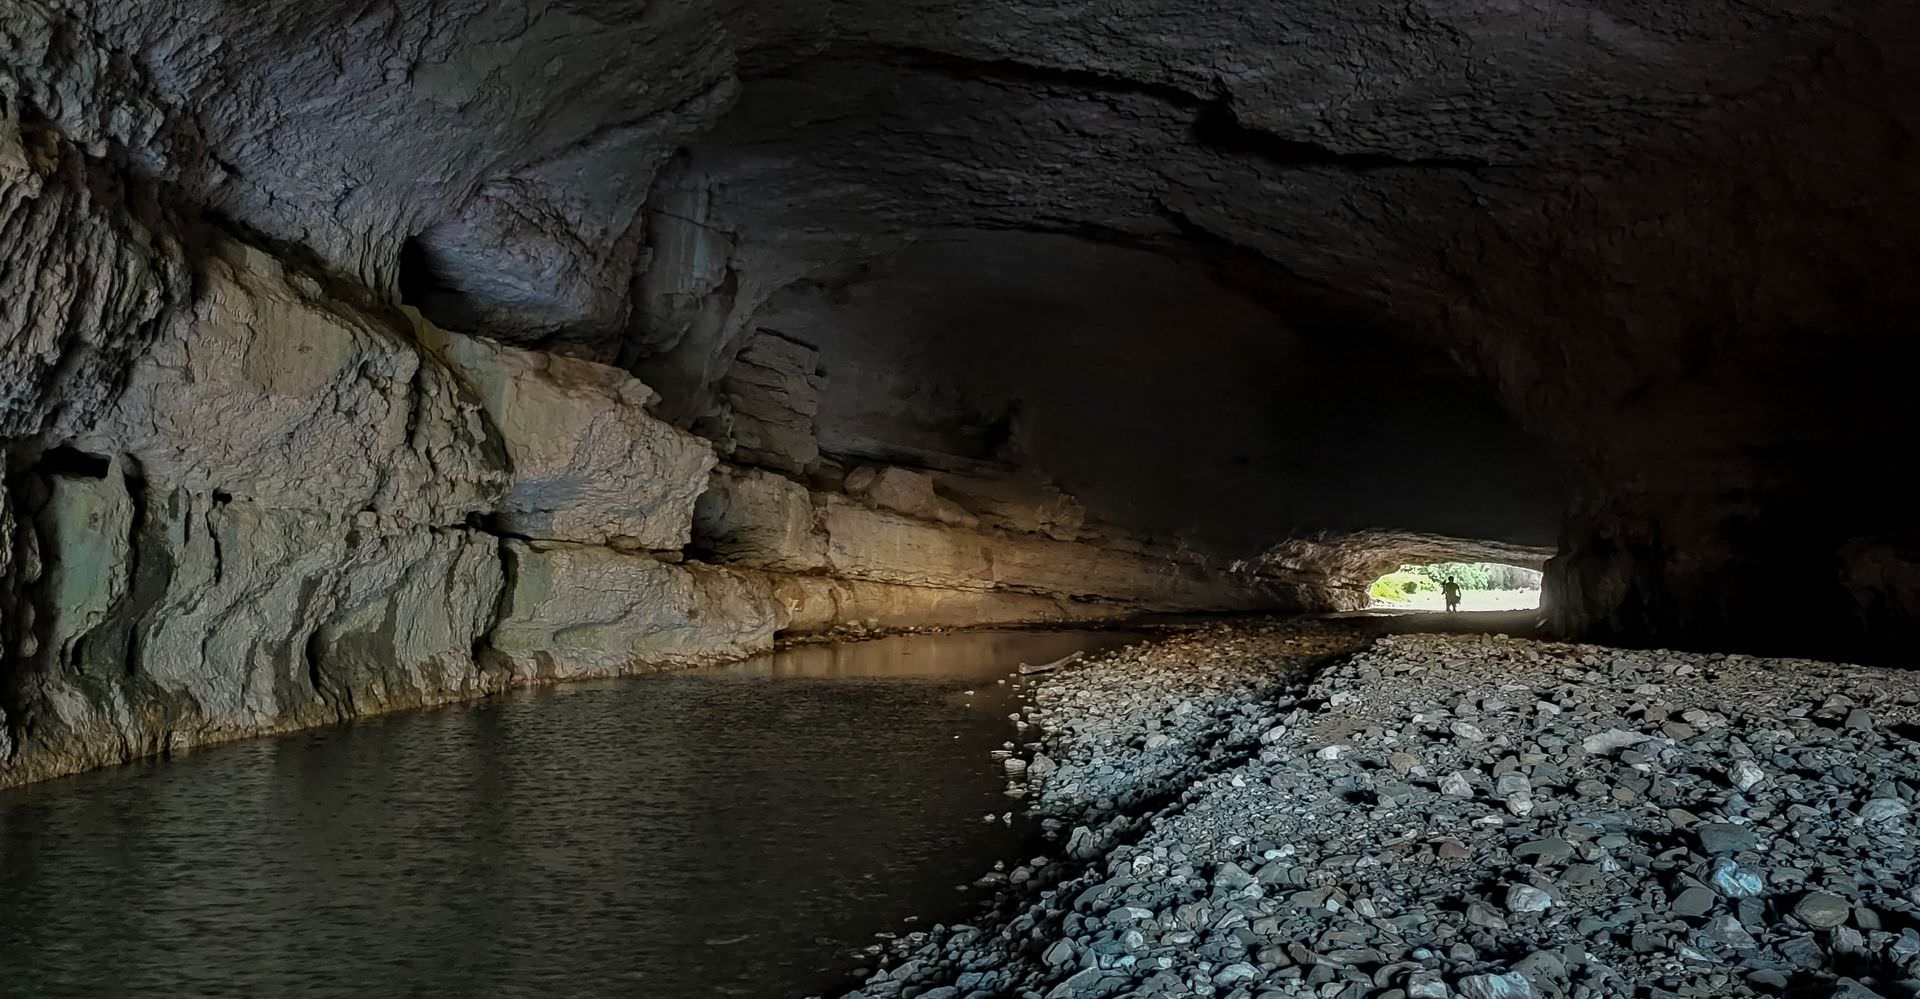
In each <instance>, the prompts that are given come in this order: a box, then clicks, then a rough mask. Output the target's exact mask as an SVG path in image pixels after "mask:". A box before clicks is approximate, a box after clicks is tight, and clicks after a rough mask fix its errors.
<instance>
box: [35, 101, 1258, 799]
mask: <svg viewBox="0 0 1920 999" xmlns="http://www.w3.org/2000/svg"><path fill="white" fill-rule="evenodd" d="M0 139H3V140H4V145H0V151H4V152H5V153H6V154H7V157H11V158H7V157H0V221H4V222H5V223H6V224H8V225H11V226H14V229H13V230H11V231H13V232H15V233H16V234H18V235H19V236H20V237H21V238H22V239H24V240H27V241H28V242H29V243H36V244H37V243H38V242H44V243H46V244H47V246H46V247H45V250H46V252H45V253H43V254H41V256H40V257H38V258H35V259H33V260H27V261H24V262H23V261H22V260H21V259H20V258H19V257H17V256H16V257H12V258H9V259H8V261H7V269H6V270H5V271H4V272H0V277H4V278H5V282H6V286H7V287H8V288H9V289H11V290H15V291H18V292H19V295H17V296H16V297H13V298H11V299H9V300H8V302H7V303H6V308H9V309H11V311H6V312H5V314H4V317H0V318H4V323H0V364H4V365H7V367H6V368H5V370H6V372H7V373H8V374H9V376H10V378H9V380H8V381H7V382H6V383H5V391H6V392H7V393H9V394H7V395H6V397H5V400H4V406H5V409H4V413H5V419H6V423H5V425H4V433H0V458H4V468H5V471H6V474H5V476H4V478H0V786H6V785H10V784H16V783H21V782H25V781H31V780H37V779H42V778H45V777H50V776H54V775H58V774H63V773H69V772H73V771H75V770H79V769H84V768H88V767H93V766H99V765H104V764H108V763H113V762H117V761H122V760H127V759H132V758H135V757H140V756H147V755H154V754H163V753H169V752H175V751H182V750H186V749H190V748H193V747H195V746H202V745H208V744H212V743H217V742H220V741H224V740H229V739H234V738H240V737H245V736H250V735H256V734H261V733H269V732H278V731H285V730H290V729H296V728H300V727H304V726H311V725H318V724H326V723H331V722H337V721H343V720H346V719H350V718H353V717H356V716H361V715H366V714H373V713H379V712H385V711H392V710H397V709H403V708H412V707H420V706H425V705H433V704H440V703H446V702H451V701H458V700H464V699H470V698H474V697H480V696H484V695H486V694H489V693H492V692H496V691H499V690H503V689H505V688H508V687H511V686H515V685H522V684H529V683H539V682H549V681H556V680H569V679H578V678H584V677H604V676H615V675H620V674H623V673H629V672H633V671H636V670H647V669H660V668H668V667H676V666H686V665H692V664H697V663H705V662H713V661H716V660H723V659H731V658H738V657H741V656H746V655H751V654H753V653H756V652H760V651H765V650H767V649H770V648H771V647H772V645H773V643H774V641H775V639H776V637H777V636H779V635H783V634H786V635H808V634H825V633H830V632H836V631H844V630H872V629H891V628H909V627H925V626H965V625H980V624H996V623H1019V622H1034V621H1048V622H1053V621H1058V622H1066V621H1089V620H1104V619H1111V618H1115V617H1121V616H1125V615H1129V614H1134V613H1139V612H1141V611H1144V610H1173V609H1194V608H1201V607H1205V608H1209V609H1230V608H1237V607H1247V606H1271V605H1272V603H1273V601H1274V599H1275V594H1274V591H1272V590H1270V589H1268V588H1267V587H1265V586H1264V585H1255V583H1254V581H1252V580H1250V579H1244V578H1240V577H1231V576H1222V577H1220V578H1217V579H1216V578H1212V577H1210V576H1209V574H1208V573H1207V572H1206V571H1205V567H1204V566H1201V565H1199V564H1187V563H1181V562H1178V561H1177V560H1154V559H1149V558H1147V557H1145V556H1143V555H1142V554H1140V553H1139V552H1137V551H1123V550H1120V549H1115V548H1103V547H1102V546H1101V545H1100V544H1097V543H1090V542H1086V541H1065V540H1060V538H1061V537H1070V536H1072V535H1074V534H1075V533H1076V531H1077V526H1076V527H1075V528H1073V529H1064V527H1065V525H1066V524H1068V523H1070V522H1072V523H1075V524H1076V525H1077V521H1076V519H1075V518H1074V517H1073V516H1072V515H1071V514H1070V512H1068V511H1069V508H1070V506H1071V504H1070V500H1068V499H1066V498H1064V497H1062V496H1060V495H1056V494H1047V493H1045V492H1044V491H1042V492H1041V493H1038V494H1034V496H1036V497H1037V498H1035V499H1033V500H1032V502H1033V505H1034V507H1035V508H1034V509H1032V510H1026V511H1022V510H1021V509H1018V508H1020V507H1021V504H1022V502H1023V501H1024V499H1023V498H1025V497H1028V494H1027V493H1023V492H1021V491H1020V490H1018V489H1014V490H1013V491H1011V492H1009V491H1007V490H1000V491H995V490H994V489H992V488H990V487H986V486H978V485H977V484H976V488H974V489H973V490H972V491H971V492H970V491H968V490H967V489H959V490H957V491H956V493H955V495H956V496H959V497H960V499H950V498H948V497H946V496H944V495H942V494H941V493H938V492H936V491H935V485H936V481H937V480H936V479H935V478H934V477H931V476H928V475H926V474H923V473H920V472H915V471H912V470H908V469H900V468H876V469H866V470H864V472H863V474H862V475H859V476H856V477H855V478H856V480H857V482H856V485H857V486H858V487H859V488H856V489H855V490H854V492H855V493H856V494H857V497H854V496H849V495H847V494H845V493H842V492H840V491H839V490H838V489H836V488H831V487H829V486H827V485H817V484H816V485H810V484H803V483H802V482H800V481H797V480H795V479H793V478H789V477H787V476H786V475H782V474H780V473H778V472H775V471H770V470H768V469H766V468H748V467H742V466H739V465H731V464H729V465H721V464H719V462H718V459H717V458H716V455H715V453H714V445H713V444H712V443H710V442H709V441H708V440H707V439H705V438H702V437H699V436H695V435H694V434H692V433H689V432H687V431H685V430H682V429H679V428H677V427H675V426H673V425H671V424H669V423H667V422H665V421H664V420H662V419H660V418H658V417H657V416H655V415H654V413H653V412H652V407H654V406H655V405H656V404H657V403H658V402H659V397H658V395H657V394H655V393H654V392H653V391H652V390H651V389H649V388H648V387H647V386H646V385H644V384H643V383H641V382H640V381H638V380H636V379H635V378H633V377H632V376H631V375H629V374H628V373H627V372H625V371H623V370H621V369H617V368H613V367H609V366H606V365H602V364H598V363H595V362H592V361H589V360H584V359H580V358H576V357H570V356H566V355H564V354H560V353H554V352H549V351H538V350H529V349H523V348H518V347H513V346H508V345H503V344H500V343H496V342H492V341H488V340H483V339H479V338H474V337H469V336H465V335H462V334H459V333H454V332H450V331H447V330H444V329H441V328H439V327H437V326H436V325H434V324H433V323H431V322H429V321H427V320H425V319H423V318H421V316H420V315H419V314H418V313H417V312H414V311H412V310H411V309H407V308H401V307H392V306H388V305H383V304H381V303H380V302H379V301H378V300H377V299H376V298H373V297H371V296H367V295H365V294H364V293H363V292H362V291H361V290H358V289H356V288H355V287H354V286H353V285H351V284H342V283H340V282H338V281H336V280H334V279H331V278H327V277H324V276H316V275H315V274H313V273H312V272H310V271H308V270H306V269H304V268H303V267H301V266H297V265H293V264H289V263H288V262H286V261H285V260H283V259H281V258H280V257H277V256H276V255H274V254H272V253H269V252H266V251H264V250H262V249H259V248H257V247H255V246H252V245H250V244H247V243H245V242H243V241H240V240H238V239H235V238H233V237H231V236H229V235H227V234H225V233H223V232H221V231H220V230H218V229H215V228H212V227H210V226H207V225H205V224H202V223H193V222H189V221H183V220H182V219H181V218H180V217H175V218H172V220H171V221H167V220H168V218H169V217H168V216H166V215H165V213H162V212H159V211H158V210H157V209H155V210H154V211H153V212H152V213H151V218H152V219H154V220H157V221H155V222H154V224H155V225H161V224H163V223H164V224H165V225H171V226H176V227H178V229H179V232H181V233H184V235H163V234H161V233H164V232H166V231H167V230H165V229H150V228H146V227H145V223H143V222H142V221H141V219H142V218H143V216H140V215H139V214H138V213H136V212H135V211H134V210H133V208H132V207H130V205H129V204H128V203H126V202H125V201H124V199H122V200H101V199H100V198H99V197H98V195H97V193H96V192H95V191H94V190H93V188H94V187H97V186H98V184H99V181H100V178H101V177H102V176H105V175H106V173H108V172H109V171H106V168H105V167H103V166H102V165H100V164H99V163H97V162H95V161H93V160H91V159H89V158H88V157H87V156H86V155H84V154H83V153H81V152H80V151H79V150H77V149H75V148H74V147H72V146H71V145H70V144H67V143H66V142H65V141H64V140H62V139H61V138H60V137H59V136H58V135H57V134H55V133H51V132H49V133H44V134H41V135H36V136H31V137H28V136H24V135H23V133H21V132H20V131H19V129H18V128H14V129H13V130H12V131H8V132H5V133H4V134H0ZM83 181H84V182H85V183H83ZM63 185H64V186H63ZM186 247H191V249H190V250H189V249H185V248H186ZM63 253H64V254H67V255H68V256H67V257H66V258H60V257H59V255H60V254H63ZM783 343H784V341H780V342H776V343H774V344H773V347H770V348H768V351H763V353H766V354H767V356H768V357H769V358H773V360H769V361H768V363H767V364H766V365H765V366H764V370H765V371H767V372H770V373H771V374H769V375H768V377H767V378H765V379H761V380H760V382H753V381H752V380H751V379H745V380H741V381H740V382H739V386H738V387H739V388H740V391H737V392H736V393H735V395H736V397H737V401H739V402H740V406H739V413H738V415H739V416H741V418H742V419H743V420H746V421H748V422H747V424H745V425H746V426H749V427H750V428H751V427H758V428H760V429H758V430H751V432H750V434H749V437H748V438H747V439H746V443H747V446H743V447H741V448H739V449H738V450H741V451H742V452H743V456H744V457H751V458H754V459H756V460H760V461H762V462H763V463H766V464H770V465H774V466H778V467H784V468H786V469H788V470H789V471H790V472H792V473H794V474H799V473H800V472H802V471H804V470H805V469H807V468H809V467H812V466H814V465H816V464H818V462H819V456H818V453H817V451H813V450H810V449H811V448H812V442H813V437H812V429H811V427H810V425H808V423H807V420H806V413H807V407H808V406H809V405H810V403H809V401H808V398H807V392H808V391H810V388H811V387H817V386H815V385H814V383H813V382H811V381H809V380H808V376H807V365H808V363H809V362H807V361H806V359H805V357H804V356H803V355H802V354H800V353H796V352H794V351H792V350H785V352H784V353H783V352H781V350H774V349H773V348H776V347H781V345H782V344H783ZM782 350H784V348H782ZM789 362H791V363H789ZM749 385H754V386H757V387H758V389H761V390H765V391H762V392H761V393H760V394H759V395H754V394H753V392H750V391H748V390H747V387H748V386H749ZM753 420H758V421H759V422H758V423H753V422H752V421H753ZM752 433H757V434H759V435H760V436H758V437H752V436H751V434H752ZM751 441H759V442H761V443H760V445H751V443H750V442H751ZM969 497H974V498H969ZM963 503H971V504H973V505H974V506H976V507H978V509H979V511H980V512H979V513H977V514H976V513H975V512H972V510H970V509H969V508H968V507H967V506H964V505H963ZM1041 508H1044V509H1041ZM1049 532H1051V533H1049ZM689 555H691V556H692V558H689ZM702 559H704V560H705V561H702Z"/></svg>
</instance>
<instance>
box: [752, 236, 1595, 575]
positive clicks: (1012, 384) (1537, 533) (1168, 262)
mask: <svg viewBox="0 0 1920 999" xmlns="http://www.w3.org/2000/svg"><path fill="white" fill-rule="evenodd" d="M755 326H756V328H757V329H758V330H759V331H760V334H759V335H760V336H761V337H767V336H771V335H774V334H777V335H778V337H779V338H780V339H781V341H782V342H798V343H801V344H805V345H807V346H809V347H811V348H813V349H816V350H817V351H818V352H819V369H820V372H821V373H822V377H821V387H820V401H819V407H818V415H817V436H818V443H819V448H820V450H821V451H822V452H823V453H824V454H825V455H827V456H829V460H830V461H838V462H839V463H841V464H842V465H844V466H847V467H851V466H853V465H857V464H859V463H884V464H896V465H907V466H912V467H919V468H929V469H936V470H948V471H969V470H971V471H981V472H987V473H990V474H994V475H1002V476H1005V475H1013V476H1017V477H1029V478H1036V479H1040V480H1043V481H1046V482H1049V483H1052V484H1054V485H1057V486H1059V487H1060V488H1062V489H1064V490H1066V491H1067V492H1069V493H1071V494H1073V495H1074V496H1076V497H1078V499H1079V500H1080V501H1081V502H1082V503H1084V504H1085V506H1086V509H1087V513H1088V517H1089V520H1090V522H1093V523H1097V524H1100V525H1105V526H1108V527H1112V528H1117V529H1119V530H1122V531H1125V532H1131V533H1134V534H1137V535H1141V536H1145V537H1151V538H1154V539H1158V540H1162V541H1169V540H1171V541H1175V542H1177V543H1179V544H1181V545H1184V546H1187V547H1190V548H1192V549H1196V550H1199V551H1202V552H1205V553H1207V554H1210V555H1217V556H1219V557H1221V558H1223V559H1238V558H1248V557H1251V556H1254V555H1256V554H1258V553H1260V552H1263V551H1266V550H1267V549H1269V548H1271V547H1272V546H1274V545H1276V544H1281V543H1283V542H1285V541H1287V540H1288V539H1291V538H1295V537H1299V536H1302V535H1306V534H1313V533H1317V532H1336V533H1345V532H1354V531H1364V530H1369V529H1396V530H1401V531H1412V532H1427V533H1432V534H1436V535H1443V536H1452V537H1461V538H1469V539H1484V540H1491V541H1500V542H1509V543H1517V544H1523V545H1532V546H1540V545H1546V544H1549V543H1550V542H1551V541H1552V539H1553V537H1554V534H1555V531H1556V530H1557V527H1558V518H1559V515H1560V511H1561V509H1562V507H1563V497H1562V494H1561V489H1560V484H1559V480H1558V476H1557V474H1556V471H1555V469H1554V468H1553V466H1552V465H1551V463H1550V462H1549V460H1548V459H1547V457H1546V455H1545V453H1544V449H1543V448H1542V447H1541V445H1540V444H1539V443H1538V442H1536V441H1535V440H1533V439H1532V438H1530V437H1528V436H1527V435H1525V434H1523V433H1522V432H1521V431H1520V430H1518V429H1517V428H1516V427H1515V426H1514V424H1513V423H1512V421H1511V420H1510V419H1509V418H1508V417H1507V415H1506V414H1505V413H1504V412H1503V411H1502V410H1501V408H1500V407H1499V406H1498V405H1497V404H1496V403H1495V402H1494V400H1493V399H1492V398H1491V394H1490V392H1489V391H1488V390H1487V389H1486V388H1485V387H1484V386H1483V385H1481V384H1480V383H1477V382H1475V381H1473V380H1472V379H1471V378H1469V376H1468V375H1467V374H1466V373H1465V372H1463V371H1462V370H1460V368H1459V367H1458V366H1457V365H1456V364H1455V363H1454V362H1453V361H1452V360H1451V359H1450V358H1449V357H1448V356H1447V355H1446V354H1445V353H1443V352H1441V351H1440V350H1438V349H1436V348H1434V347H1433V346H1431V345H1430V344H1427V343H1425V342H1423V341H1421V340H1419V339H1418V338H1416V337H1412V336H1409V335H1407V334H1405V333H1402V332H1398V331H1394V330H1392V329H1390V328H1382V327H1380V326H1378V325H1366V324H1363V323H1362V321H1360V320H1355V319H1350V318H1348V317H1342V316H1328V315H1327V314H1325V310H1323V309H1319V308H1317V307H1314V308H1309V306H1308V304H1307V303H1305V302H1301V303H1298V304H1297V305H1296V304H1294V303H1289V302H1286V301H1278V302H1276V301H1272V300H1266V301H1262V300H1256V299H1255V298H1253V297H1251V296H1249V295H1247V294H1245V293H1243V292H1241V291H1239V290H1237V289H1235V288H1234V287H1231V286H1229V285H1228V284H1226V283H1223V282H1222V280H1220V279H1219V277H1218V275H1216V274H1214V273H1211V272H1210V271H1209V270H1208V268H1207V267H1205V266H1203V264H1202V262H1201V259H1200V258H1199V256H1198V255H1197V254H1194V255H1192V256H1189V257H1187V258H1186V259H1183V258H1182V256H1181V254H1180V248H1179V247H1175V248H1174V249H1173V251H1171V252H1161V251H1149V250H1144V249H1139V248H1133V247H1126V246H1119V245H1114V244H1111V243H1104V242H1098V241H1093V240H1088V239H1083V238H1078V237H1073V236H1067V235H1058V234H1044V233H1022V232H989V231H959V232H950V233H945V234H943V235H942V236H941V237H940V238H937V239H929V240H923V241H918V242H915V243H913V244H911V245H909V246H907V247H905V248H903V249H901V250H899V251H898V252H895V253H892V254H889V255H886V256H885V257H883V258H880V259H877V260H874V261H870V262H868V263H865V264H863V265H862V266H860V267H858V268H855V269H850V270H848V271H847V272H845V273H843V274H840V275H836V276H829V277H826V278H820V279H813V280H809V281H805V282H799V283H796V284H794V285H792V286H790V287H789V288H787V289H785V290H784V291H782V292H781V293H779V294H777V295H775V296H773V297H772V298H771V299H770V300H769V302H768V303H767V305H766V306H765V307H764V308H763V309H761V310H760V312H759V313H758V315H756V316H755ZM745 356H748V357H751V356H752V349H751V348H750V349H749V352H748V354H747V355H745ZM1434 427H1444V428H1445V432H1443V433H1437V432H1431V431H1432V428H1434Z"/></svg>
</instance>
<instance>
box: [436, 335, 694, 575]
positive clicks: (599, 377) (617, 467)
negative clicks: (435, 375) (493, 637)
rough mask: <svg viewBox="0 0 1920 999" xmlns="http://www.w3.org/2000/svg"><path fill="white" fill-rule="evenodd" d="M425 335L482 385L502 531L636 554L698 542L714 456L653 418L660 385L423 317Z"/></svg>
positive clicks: (476, 386) (479, 392)
mask: <svg viewBox="0 0 1920 999" xmlns="http://www.w3.org/2000/svg"><path fill="white" fill-rule="evenodd" d="M419 334H420V338H421V340H422V341H423V342H424V343H426V344H427V346H428V347H429V348H430V349H431V350H432V351H433V353H434V354H435V356H437V357H438V358H439V359H440V360H441V361H443V362H445V363H446V364H447V365H448V366H449V367H450V368H452V369H453V370H454V371H455V372H457V373H458V374H459V376H460V377H461V379H463V380H464V381H465V382H466V383H467V384H468V386H470V387H471V389H472V390H473V393H474V394H475V395H476V396H477V397H478V399H479V401H480V405H481V406H482V407H483V408H484V409H485V411H486V415H487V419H488V421H489V422H490V423H491V425H492V427H493V429H494V431H495V432H496V433H497V434H498V436H499V443H500V445H501V447H502V448H503V449H504V450H505V454H506V462H507V467H508V468H509V470H510V477H509V479H508V483H507V488H506V492H505V494H504V495H502V496H501V497H500V500H499V503H498V506H497V508H496V511H495V514H494V522H495V523H496V524H497V525H498V526H499V528H500V529H501V530H502V531H505V532H506V533H509V534H514V535H518V536H521V537H527V538H539V539H551V540H562V541H579V542H586V543H590V544H607V545H613V546H616V547H620V548H628V549H654V550H666V549H678V548H680V547H682V546H684V545H685V544H686V543H687V541H688V538H689V535H690V532H691V530H692V524H693V504H694V501H695V500H696V499H697V498H698V497H699V496H700V494H701V492H702V491H704V490H705V489H706V488H707V473H708V472H710V471H712V469H713V466H714V457H713V449H712V448H711V447H710V446H709V445H708V444H707V443H706V442H705V441H703V440H701V439H700V438H698V437H694V436H693V435H691V434H688V433H685V432H684V431H681V430H679V429H677V428H675V427H673V426H671V425H669V424H667V423H665V422H664V421H661V420H658V419H655V418H654V417H653V416H652V415H651V414H650V413H648V412H647V407H648V406H650V405H652V404H653V403H654V402H656V401H657V400H658V396H656V395H655V394H654V392H653V390H652V389H649V388H647V386H645V385H643V384H641V383H640V382H639V381H638V380H636V379H635V378H634V377H633V376H632V375H629V374H627V373H626V372H624V371H621V370H620V369H618V368H612V367H608V366H606V365H604V364H595V363H593V362H590V361H583V360H579V359H576V358H571V357H564V356H561V355H557V354H548V353H542V352H539V351H531V350H520V349H518V348H514V347H507V346H503V345H501V344H497V343H493V342H490V341H487V340H481V339H476V338H474V337H467V336H461V335H459V334H457V333H448V332H446V331H444V330H440V329H438V328H436V327H434V326H432V325H431V324H428V323H425V322H424V321H423V322H421V324H420V326H419Z"/></svg>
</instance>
